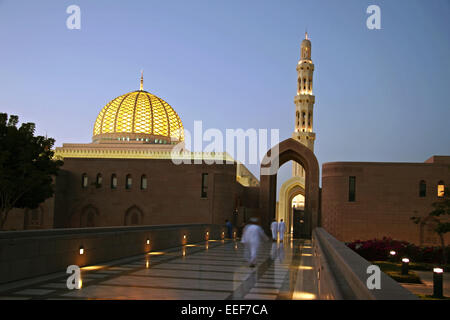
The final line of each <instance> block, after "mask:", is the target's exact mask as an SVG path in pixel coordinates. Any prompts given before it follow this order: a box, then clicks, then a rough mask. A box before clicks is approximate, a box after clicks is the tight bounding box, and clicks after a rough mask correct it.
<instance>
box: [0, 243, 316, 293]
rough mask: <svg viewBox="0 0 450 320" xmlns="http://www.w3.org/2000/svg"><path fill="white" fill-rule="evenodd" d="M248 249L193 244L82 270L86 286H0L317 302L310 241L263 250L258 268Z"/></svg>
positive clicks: (58, 282)
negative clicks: (251, 261) (249, 260)
mask: <svg viewBox="0 0 450 320" xmlns="http://www.w3.org/2000/svg"><path fill="white" fill-rule="evenodd" d="M245 254H246V252H245V247H244V246H243V244H241V243H240V242H238V241H233V240H225V241H220V240H219V241H217V240H216V241H214V240H210V241H208V242H203V243H196V244H189V245H186V246H183V247H178V248H172V249H169V250H165V251H161V252H150V253H148V254H143V255H139V256H136V257H131V258H126V259H121V260H120V261H115V262H110V263H107V264H101V265H96V266H87V267H84V268H82V269H81V278H82V288H81V289H80V290H76V289H75V290H69V289H68V288H67V286H66V280H67V277H68V276H69V275H68V274H64V273H60V274H56V275H49V276H46V277H40V278H34V279H28V280H25V281H20V282H17V283H11V284H7V285H0V300H1V299H76V300H80V299H136V300H141V299H143V300H157V299H169V300H184V299H188V300H197V299H202V300H223V299H229V300H244V299H252V300H254V299H258V300H259V299H262V300H266V299H270V300H274V299H282V300H288V299H314V298H315V297H316V295H317V289H316V288H317V286H316V283H315V278H314V270H313V264H312V263H313V260H312V256H311V242H310V241H309V240H285V241H284V243H283V242H281V243H280V242H278V243H272V242H266V243H264V244H263V245H262V246H261V249H260V252H259V255H258V261H257V265H256V267H255V268H250V267H248V263H247V262H246V260H245Z"/></svg>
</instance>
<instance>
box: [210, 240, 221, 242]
mask: <svg viewBox="0 0 450 320" xmlns="http://www.w3.org/2000/svg"><path fill="white" fill-rule="evenodd" d="M208 241H211V242H216V241H221V240H208Z"/></svg>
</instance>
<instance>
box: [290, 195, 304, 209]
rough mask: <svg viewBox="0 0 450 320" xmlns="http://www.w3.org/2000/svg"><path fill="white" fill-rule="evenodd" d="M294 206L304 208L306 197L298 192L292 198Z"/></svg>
mask: <svg viewBox="0 0 450 320" xmlns="http://www.w3.org/2000/svg"><path fill="white" fill-rule="evenodd" d="M292 207H294V208H304V207H305V197H304V196H303V195H301V194H298V195H296V196H295V197H294V199H292Z"/></svg>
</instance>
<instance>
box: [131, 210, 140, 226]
mask: <svg viewBox="0 0 450 320" xmlns="http://www.w3.org/2000/svg"><path fill="white" fill-rule="evenodd" d="M131 224H132V225H137V224H139V216H138V214H137V212H133V213H132V214H131Z"/></svg>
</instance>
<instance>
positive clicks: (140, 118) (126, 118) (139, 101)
mask: <svg viewBox="0 0 450 320" xmlns="http://www.w3.org/2000/svg"><path fill="white" fill-rule="evenodd" d="M108 133H125V134H126V133H143V134H149V135H155V136H165V137H170V138H173V139H176V140H179V141H182V140H183V124H182V123H181V119H180V117H179V116H178V114H177V113H176V112H175V110H173V109H172V107H171V106H170V105H169V104H168V103H167V102H165V101H164V100H162V99H160V98H158V97H157V96H155V95H153V94H151V93H148V92H146V91H134V92H130V93H126V94H124V95H121V96H119V97H117V98H115V99H114V100H112V101H110V102H109V103H108V104H107V105H106V106H105V107H104V108H103V109H102V110H101V111H100V113H99V114H98V116H97V120H96V121H95V125H94V136H96V135H99V134H108Z"/></svg>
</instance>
